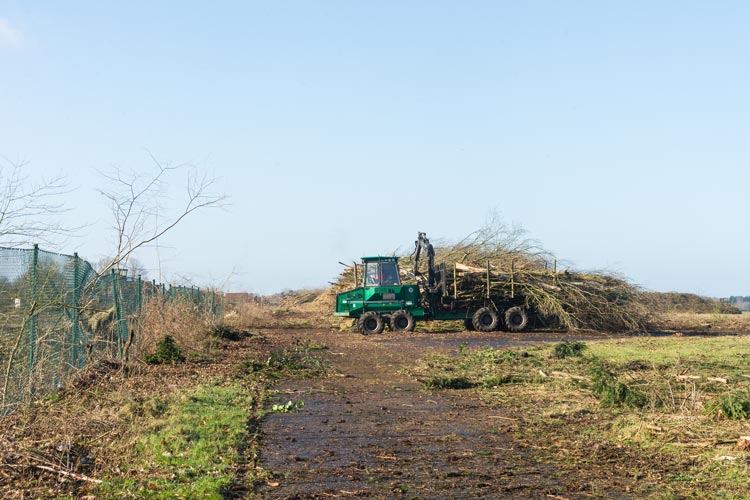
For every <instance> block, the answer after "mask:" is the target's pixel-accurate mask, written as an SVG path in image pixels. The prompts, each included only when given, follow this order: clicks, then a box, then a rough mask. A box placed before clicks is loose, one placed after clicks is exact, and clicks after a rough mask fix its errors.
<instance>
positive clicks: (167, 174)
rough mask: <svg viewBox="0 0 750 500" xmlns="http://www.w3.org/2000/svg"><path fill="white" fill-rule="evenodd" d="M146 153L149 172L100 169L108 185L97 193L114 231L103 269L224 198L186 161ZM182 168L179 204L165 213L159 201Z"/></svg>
mask: <svg viewBox="0 0 750 500" xmlns="http://www.w3.org/2000/svg"><path fill="white" fill-rule="evenodd" d="M148 155H149V157H150V158H151V160H152V161H153V164H154V170H153V171H152V172H151V173H149V174H142V173H137V172H134V171H131V172H127V173H125V172H123V171H122V170H115V171H114V172H111V173H102V172H100V175H102V177H104V179H105V180H107V181H108V183H109V184H110V185H111V186H110V187H109V188H108V189H100V190H99V193H100V194H101V195H102V196H104V198H105V199H106V200H107V202H108V203H109V206H110V210H111V213H112V217H113V229H114V230H115V232H116V248H115V251H114V257H113V258H112V260H111V262H110V263H109V264H108V265H106V266H105V267H104V269H103V270H102V272H106V271H108V270H109V269H111V268H113V267H118V266H119V265H120V263H121V262H123V261H126V260H127V259H128V258H129V257H130V255H131V254H132V253H133V252H135V251H136V250H138V249H139V248H141V247H143V246H144V245H148V244H149V243H152V242H154V241H156V240H158V239H159V238H160V237H162V236H164V235H165V234H166V233H167V232H169V231H170V230H172V229H173V228H174V227H175V226H177V225H178V224H180V223H181V222H182V221H183V220H184V219H185V218H186V217H188V216H189V215H190V214H192V213H194V212H196V211H198V210H201V209H204V208H217V207H221V206H223V203H224V201H225V200H226V199H227V197H226V196H225V195H223V194H216V193H214V192H212V188H213V187H214V185H215V183H216V180H215V179H214V178H212V177H209V176H208V175H206V174H205V173H199V172H198V171H197V170H196V169H195V168H193V167H191V166H190V165H188V164H179V165H170V164H165V163H162V162H159V161H158V160H157V159H156V158H155V157H154V155H153V154H151V153H150V152H148ZM185 170H187V176H186V179H185V191H184V195H183V201H182V207H181V209H180V210H179V211H178V212H176V213H172V214H171V215H165V212H166V210H165V209H164V207H163V206H162V204H161V202H160V199H161V198H163V196H162V195H163V191H164V190H165V189H166V187H167V186H168V185H174V182H173V178H174V177H175V176H176V175H177V174H178V173H179V172H182V171H185Z"/></svg>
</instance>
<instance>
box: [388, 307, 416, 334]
mask: <svg viewBox="0 0 750 500" xmlns="http://www.w3.org/2000/svg"><path fill="white" fill-rule="evenodd" d="M391 330H393V331H394V332H413V331H414V316H412V315H411V313H410V312H409V311H406V310H404V309H401V310H399V311H396V312H395V313H393V314H391Z"/></svg>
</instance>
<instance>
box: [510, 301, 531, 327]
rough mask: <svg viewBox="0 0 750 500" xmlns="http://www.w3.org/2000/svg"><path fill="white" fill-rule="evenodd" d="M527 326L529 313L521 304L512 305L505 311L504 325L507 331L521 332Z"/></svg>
mask: <svg viewBox="0 0 750 500" xmlns="http://www.w3.org/2000/svg"><path fill="white" fill-rule="evenodd" d="M527 326H529V315H528V313H527V312H526V309H524V308H523V307H521V306H514V307H511V308H510V309H508V310H507V311H505V327H506V328H507V329H508V331H509V332H522V331H523V330H525V329H526V327H527Z"/></svg>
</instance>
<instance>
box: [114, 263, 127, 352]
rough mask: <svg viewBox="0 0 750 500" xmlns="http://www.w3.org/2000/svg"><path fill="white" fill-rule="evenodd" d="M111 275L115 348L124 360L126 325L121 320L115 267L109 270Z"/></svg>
mask: <svg viewBox="0 0 750 500" xmlns="http://www.w3.org/2000/svg"><path fill="white" fill-rule="evenodd" d="M110 274H111V276H112V302H113V305H114V308H115V334H116V335H117V349H118V353H119V355H120V361H124V360H125V358H124V355H125V353H124V347H125V343H126V342H127V340H128V330H127V326H126V325H125V324H124V322H123V321H122V310H121V309H122V307H121V306H122V304H121V303H120V291H119V288H120V287H119V284H120V273H119V270H118V271H117V272H115V269H114V268H112V269H111V270H110Z"/></svg>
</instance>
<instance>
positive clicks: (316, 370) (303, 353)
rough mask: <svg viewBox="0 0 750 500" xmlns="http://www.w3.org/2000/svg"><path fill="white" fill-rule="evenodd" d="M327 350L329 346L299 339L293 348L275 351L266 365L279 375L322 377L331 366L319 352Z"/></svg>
mask: <svg viewBox="0 0 750 500" xmlns="http://www.w3.org/2000/svg"><path fill="white" fill-rule="evenodd" d="M325 349H327V346H324V345H316V344H312V343H310V341H309V340H308V341H306V342H304V343H303V342H301V341H300V340H299V339H297V340H295V341H294V345H293V346H292V347H291V348H288V349H278V350H275V351H273V352H272V353H271V356H269V358H268V361H267V362H266V365H267V367H268V368H269V369H271V370H273V371H275V372H276V373H277V374H278V375H286V376H297V377H318V376H322V375H325V374H326V372H327V371H328V368H329V366H328V364H327V363H326V362H325V360H324V359H323V358H322V357H321V356H320V355H319V354H317V352H318V351H322V350H325Z"/></svg>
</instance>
